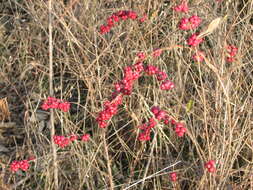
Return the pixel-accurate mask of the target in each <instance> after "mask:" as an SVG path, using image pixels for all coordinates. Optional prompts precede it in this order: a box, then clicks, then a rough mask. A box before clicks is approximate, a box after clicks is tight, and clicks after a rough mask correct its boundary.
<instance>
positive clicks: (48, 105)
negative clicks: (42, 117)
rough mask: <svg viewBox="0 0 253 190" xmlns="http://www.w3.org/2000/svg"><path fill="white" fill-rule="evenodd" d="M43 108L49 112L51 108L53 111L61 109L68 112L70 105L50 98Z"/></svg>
mask: <svg viewBox="0 0 253 190" xmlns="http://www.w3.org/2000/svg"><path fill="white" fill-rule="evenodd" d="M41 108H42V109H43V110H48V109H50V108H53V109H59V110H62V111H63V112H67V111H69V109H70V103H69V102H66V101H63V100H60V99H57V98H54V97H48V98H47V99H46V100H45V101H44V102H43V104H42V106H41Z"/></svg>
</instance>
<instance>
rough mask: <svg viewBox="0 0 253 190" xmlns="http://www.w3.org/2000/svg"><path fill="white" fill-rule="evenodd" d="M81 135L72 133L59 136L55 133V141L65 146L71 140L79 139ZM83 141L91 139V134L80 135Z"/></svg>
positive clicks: (62, 146)
mask: <svg viewBox="0 0 253 190" xmlns="http://www.w3.org/2000/svg"><path fill="white" fill-rule="evenodd" d="M78 139H79V137H78V136H77V135H70V136H69V137H64V136H58V135H55V136H54V137H53V140H54V143H55V144H57V145H59V146H60V147H61V148H64V147H65V146H67V145H69V144H70V142H73V141H76V140H78ZM80 140H81V141H84V142H86V141H89V140H90V134H84V135H82V136H81V137H80Z"/></svg>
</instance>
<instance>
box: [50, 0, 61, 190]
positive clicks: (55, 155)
mask: <svg viewBox="0 0 253 190" xmlns="http://www.w3.org/2000/svg"><path fill="white" fill-rule="evenodd" d="M48 12H49V13H48V15H49V16H48V17H49V18H48V19H49V22H48V29H49V94H50V96H51V97H53V96H54V88H53V74H54V73H53V39H52V31H53V28H52V22H53V20H52V0H49V1H48ZM50 127H51V131H50V133H51V147H52V152H53V168H54V188H55V190H58V187H59V182H58V167H57V154H56V146H55V144H54V141H53V137H54V135H55V128H54V110H53V109H51V110H50Z"/></svg>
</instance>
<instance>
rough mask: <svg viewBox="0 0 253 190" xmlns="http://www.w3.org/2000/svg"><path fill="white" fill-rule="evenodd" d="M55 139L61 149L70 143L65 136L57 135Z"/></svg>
mask: <svg viewBox="0 0 253 190" xmlns="http://www.w3.org/2000/svg"><path fill="white" fill-rule="evenodd" d="M53 139H54V143H55V144H57V145H59V146H60V147H61V148H64V147H65V146H67V145H69V143H70V139H69V138H67V137H64V136H58V135H55V136H54V137H53Z"/></svg>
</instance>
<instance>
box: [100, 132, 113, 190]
mask: <svg viewBox="0 0 253 190" xmlns="http://www.w3.org/2000/svg"><path fill="white" fill-rule="evenodd" d="M105 133H106V131H103V141H104V148H105V156H106V160H107V170H108V178H109V183H110V190H114V183H113V176H112V170H111V160H110V157H109V152H108V145H107V143H106V137H105Z"/></svg>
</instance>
